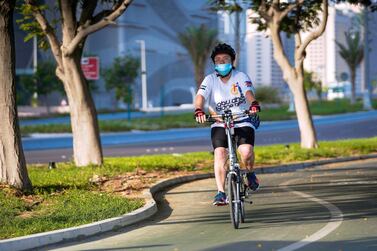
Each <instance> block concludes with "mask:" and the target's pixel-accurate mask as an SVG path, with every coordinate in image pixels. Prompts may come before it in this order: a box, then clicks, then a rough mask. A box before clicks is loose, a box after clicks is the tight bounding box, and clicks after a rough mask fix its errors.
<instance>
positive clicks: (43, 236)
mask: <svg viewBox="0 0 377 251" xmlns="http://www.w3.org/2000/svg"><path fill="white" fill-rule="evenodd" d="M372 158H377V154H369V155H361V156H356V157H342V158H334V159H325V160H316V161H310V162H303V163H295V164H287V165H275V166H265V167H261V168H256V172H257V173H259V174H265V173H266V174H267V173H283V172H292V171H296V170H299V169H304V168H309V167H313V166H318V165H326V164H333V163H340V162H348V161H355V160H364V159H372ZM211 177H214V174H213V173H205V174H196V175H189V176H182V177H177V178H173V179H167V180H163V181H161V182H160V183H158V184H156V185H154V186H152V187H151V188H149V189H146V190H144V192H143V196H144V198H145V201H146V203H145V205H144V206H143V207H141V208H139V209H137V210H135V211H132V212H130V213H128V214H125V215H122V216H119V217H114V218H110V219H106V220H102V221H97V222H94V223H90V224H85V225H81V226H78V227H71V228H65V229H61V230H54V231H50V232H45V233H38V234H32V235H28V236H24V237H17V238H12V239H6V240H1V241H0V250H7V251H11V250H12V251H21V250H28V249H32V248H38V247H42V246H46V245H50V244H56V243H59V242H63V241H68V240H73V239H78V238H84V237H88V236H92V235H96V234H99V233H103V232H107V231H111V230H114V229H117V228H120V227H125V226H128V225H131V224H134V223H137V222H140V221H142V220H145V219H147V218H149V217H151V216H152V215H154V214H155V213H156V212H157V205H156V202H155V200H154V199H153V195H155V194H156V193H157V192H159V191H161V190H164V189H166V188H168V187H171V186H174V185H178V184H181V183H186V182H190V181H194V180H199V179H207V178H211Z"/></svg>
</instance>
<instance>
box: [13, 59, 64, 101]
mask: <svg viewBox="0 0 377 251" xmlns="http://www.w3.org/2000/svg"><path fill="white" fill-rule="evenodd" d="M55 69H56V65H55V64H54V63H53V62H50V61H45V62H39V63H38V66H37V70H36V72H35V73H34V74H33V75H22V76H20V85H21V86H22V87H23V88H24V89H26V90H27V91H28V92H29V93H31V94H32V93H35V92H36V93H38V95H48V94H49V93H51V92H53V91H59V92H60V93H62V94H64V88H63V83H62V82H61V81H60V79H59V78H58V77H56V74H55Z"/></svg>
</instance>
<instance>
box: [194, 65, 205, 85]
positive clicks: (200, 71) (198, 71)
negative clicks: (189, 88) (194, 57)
mask: <svg viewBox="0 0 377 251" xmlns="http://www.w3.org/2000/svg"><path fill="white" fill-rule="evenodd" d="M203 80H204V67H201V66H197V67H195V82H196V89H197V90H198V89H199V87H200V84H201V83H202V82H203Z"/></svg>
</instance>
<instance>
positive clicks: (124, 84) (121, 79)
mask: <svg viewBox="0 0 377 251" xmlns="http://www.w3.org/2000/svg"><path fill="white" fill-rule="evenodd" d="M139 67H140V64H139V60H138V59H137V58H134V57H131V56H124V57H117V58H115V60H114V63H113V64H112V66H111V67H110V68H108V69H105V70H104V71H103V77H104V79H105V82H106V89H107V90H111V89H114V90H115V97H116V99H117V100H122V101H123V102H124V103H126V104H128V105H129V104H130V103H131V102H132V88H131V85H132V84H133V83H134V81H135V78H136V77H137V76H138V70H139Z"/></svg>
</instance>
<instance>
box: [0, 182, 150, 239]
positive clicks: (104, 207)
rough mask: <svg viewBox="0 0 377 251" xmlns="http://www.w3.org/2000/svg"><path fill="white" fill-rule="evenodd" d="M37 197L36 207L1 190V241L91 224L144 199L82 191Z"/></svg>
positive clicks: (119, 212)
mask: <svg viewBox="0 0 377 251" xmlns="http://www.w3.org/2000/svg"><path fill="white" fill-rule="evenodd" d="M37 197H39V203H38V202H37V203H35V204H34V205H33V204H31V203H28V202H27V200H24V199H22V198H20V197H15V196H9V195H7V194H6V193H4V192H3V191H1V190H0V201H1V203H0V239H4V238H14V237H18V236H24V235H29V234H35V233H40V232H45V231H52V230H57V229H62V228H67V227H73V226H79V225H83V224H88V223H92V222H94V221H99V220H104V219H108V218H111V217H116V216H119V215H122V214H125V213H128V212H131V211H133V210H135V209H137V208H139V207H141V206H142V205H143V201H142V200H136V199H126V198H122V197H119V196H113V195H109V194H106V193H99V192H92V191H87V190H78V189H70V190H64V191H62V192H60V193H55V194H43V195H37Z"/></svg>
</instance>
